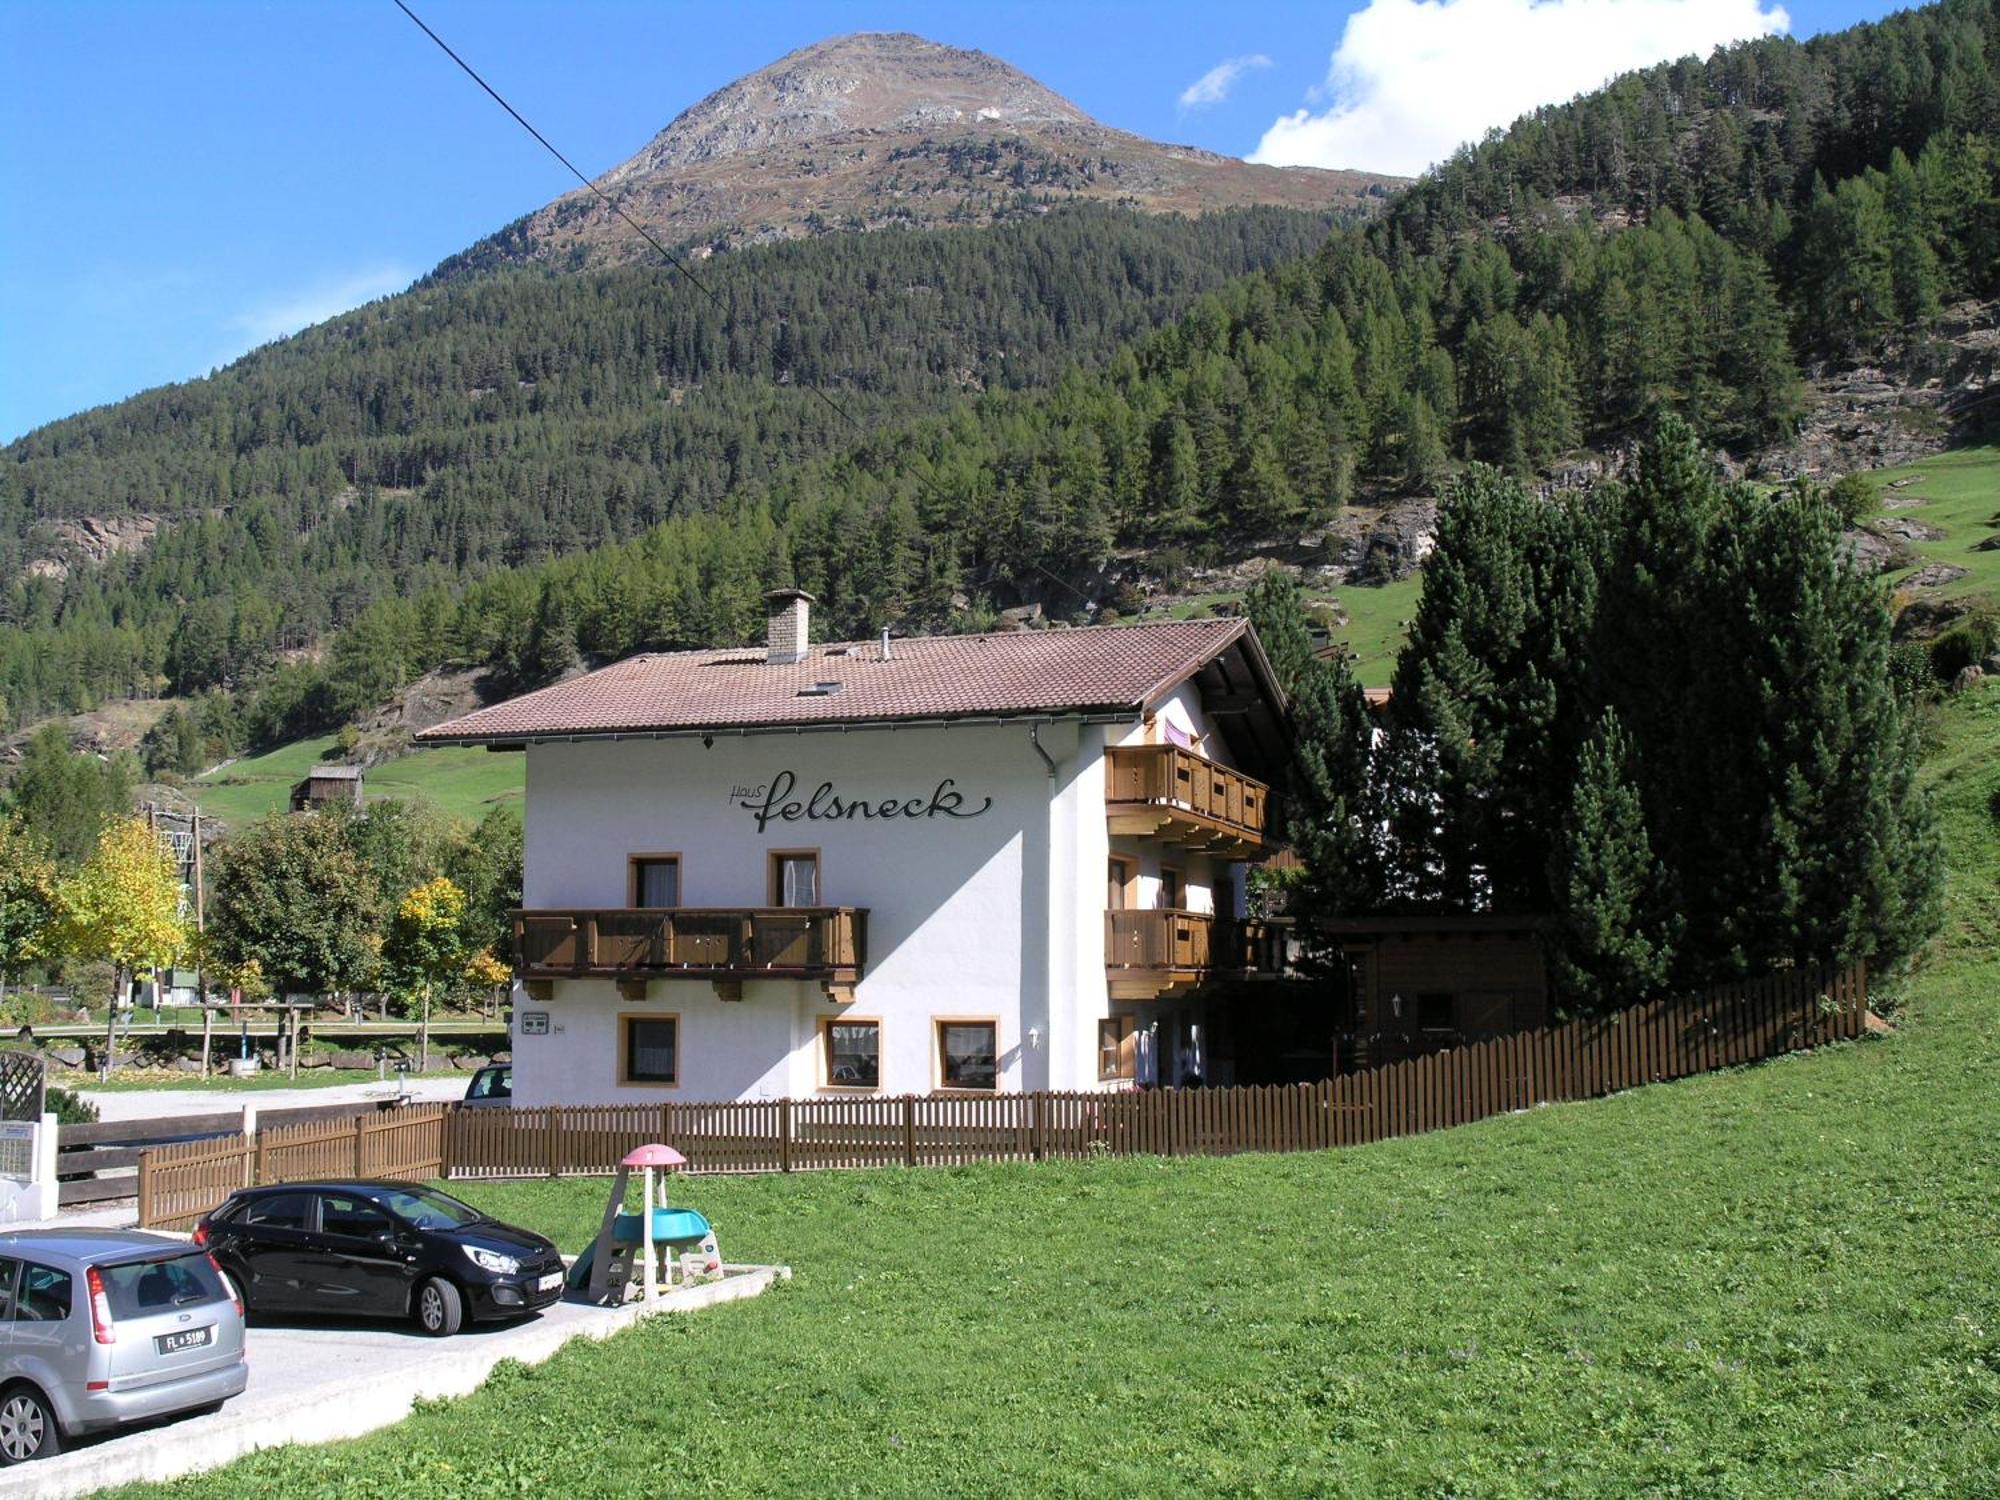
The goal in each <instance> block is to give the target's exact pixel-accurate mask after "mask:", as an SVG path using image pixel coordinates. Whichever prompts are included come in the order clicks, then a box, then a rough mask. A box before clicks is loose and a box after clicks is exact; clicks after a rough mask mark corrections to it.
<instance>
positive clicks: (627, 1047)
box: [618, 1015, 681, 1084]
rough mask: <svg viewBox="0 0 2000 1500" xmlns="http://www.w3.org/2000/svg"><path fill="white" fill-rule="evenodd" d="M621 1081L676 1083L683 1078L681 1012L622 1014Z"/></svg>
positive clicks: (620, 1020) (620, 1032) (620, 1025)
mask: <svg viewBox="0 0 2000 1500" xmlns="http://www.w3.org/2000/svg"><path fill="white" fill-rule="evenodd" d="M618 1024H619V1028H620V1029H619V1039H620V1050H621V1052H622V1053H623V1056H622V1058H621V1059H620V1061H621V1063H622V1066H621V1067H620V1069H619V1078H618V1081H619V1082H620V1083H657V1084H676V1083H679V1082H680V1081H681V1072H680V1067H681V1023H680V1017H678V1016H653V1015H646V1016H622V1017H620V1018H619V1023H618Z"/></svg>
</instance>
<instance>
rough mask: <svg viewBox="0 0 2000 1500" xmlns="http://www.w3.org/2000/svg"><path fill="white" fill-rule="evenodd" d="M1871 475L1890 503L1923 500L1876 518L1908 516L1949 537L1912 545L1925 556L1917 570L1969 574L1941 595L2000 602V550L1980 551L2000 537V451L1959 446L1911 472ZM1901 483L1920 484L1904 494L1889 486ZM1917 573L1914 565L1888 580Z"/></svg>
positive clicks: (1888, 471) (1885, 471) (1906, 488)
mask: <svg viewBox="0 0 2000 1500" xmlns="http://www.w3.org/2000/svg"><path fill="white" fill-rule="evenodd" d="M1870 477H1871V478H1873V479H1878V480H1880V481H1881V482H1882V485H1883V496H1884V498H1885V499H1888V498H1895V499H1900V500H1905V501H1907V500H1909V499H1912V498H1921V499H1922V501H1923V504H1921V505H1917V506H1913V507H1910V508H1908V509H1898V510H1894V511H1888V510H1882V511H1877V512H1875V514H1876V515H1896V516H1908V517H1909V518H1911V519H1912V520H1916V521H1922V522H1924V523H1925V524H1927V525H1930V526H1935V527H1937V528H1939V529H1940V530H1942V531H1943V532H1944V533H1945V536H1944V537H1943V539H1942V540H1939V541H1935V542H1914V543H1912V544H1911V548H1912V550H1913V551H1915V552H1917V553H1918V554H1920V557H1921V561H1920V562H1919V563H1917V564H1916V567H1921V566H1923V565H1924V564H1926V563H1938V562H1941V563H1950V564H1952V565H1953V566H1955V567H1960V568H1965V569H1968V570H1969V571H1968V572H1967V574H1966V576H1965V577H1963V578H1960V579H1957V580H1955V581H1953V582H1951V583H1948V584H1945V585H1943V586H1942V587H1941V588H1939V589H1938V590H1937V591H1936V592H1937V593H1938V594H1940V595H1941V596H1943V597H1946V598H1963V597H1968V596H1971V595H1981V596H1984V597H1985V598H1986V599H1988V600H1991V601H1995V602H2000V549H1996V550H1994V551H1989V552H1980V551H1978V550H1976V549H1977V547H1978V545H1979V543H1981V542H1983V541H1985V540H1987V539H1988V538H1989V537H1992V536H1996V535H2000V447H1987V448H1959V449H1955V450H1953V451H1952V452H1950V453H1941V454H1939V455H1938V456H1937V457H1936V458H1932V459H1926V460H1925V461H1924V462H1923V463H1920V464H1911V465H1909V466H1908V467H1907V468H1901V469H1883V470H1880V471H1879V472H1877V473H1875V474H1873V475H1871V476H1870ZM1898 479H1914V480H1915V482H1914V483H1912V484H1908V485H1905V486H1904V487H1903V488H1902V489H1900V490H1894V489H1890V488H1888V485H1889V484H1890V482H1891V481H1893V480H1898ZM1914 571H1915V568H1914V567H1913V568H1908V569H1904V570H1903V571H1901V572H1898V573H1892V574H1889V575H1888V581H1889V582H1890V583H1891V584H1892V585H1895V584H1900V583H1901V582H1902V581H1903V580H1904V579H1906V578H1908V577H1909V576H1910V574H1911V573H1912V572H1914Z"/></svg>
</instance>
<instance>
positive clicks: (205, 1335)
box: [153, 1323, 215, 1354]
mask: <svg viewBox="0 0 2000 1500" xmlns="http://www.w3.org/2000/svg"><path fill="white" fill-rule="evenodd" d="M214 1337H215V1325H214V1324H212V1323H211V1324H209V1325H208V1326H207V1327H205V1328H183V1329H182V1330H181V1331H180V1332H179V1333H161V1334H155V1335H154V1337H153V1346H154V1347H155V1348H157V1349H158V1350H159V1351H160V1353H162V1354H178V1353H180V1352H181V1350H183V1349H200V1348H203V1347H204V1346H206V1345H207V1344H208V1343H209V1341H210V1340H212V1339H213V1338H214Z"/></svg>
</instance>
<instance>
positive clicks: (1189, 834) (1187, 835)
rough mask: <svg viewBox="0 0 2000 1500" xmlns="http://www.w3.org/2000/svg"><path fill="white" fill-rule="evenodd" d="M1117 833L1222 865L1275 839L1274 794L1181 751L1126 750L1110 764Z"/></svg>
mask: <svg viewBox="0 0 2000 1500" xmlns="http://www.w3.org/2000/svg"><path fill="white" fill-rule="evenodd" d="M1104 765H1105V785H1104V800H1105V813H1106V816H1107V817H1108V819H1109V822H1110V828H1111V832H1113V833H1125V834H1138V835H1141V836H1145V837H1152V838H1159V839H1164V840H1165V841H1167V842H1168V843H1173V844H1180V845H1184V846H1186V847H1188V848H1190V849H1201V850H1206V851H1207V852H1209V853H1211V854H1214V855H1216V856H1218V857H1220V858H1223V859H1242V858H1248V857H1249V856H1251V855H1254V854H1256V853H1258V852H1259V851H1261V850H1262V849H1263V848H1264V845H1265V842H1266V840H1267V838H1268V836H1269V830H1270V822H1271V789H1270V788H1269V787H1267V786H1266V785H1265V784H1264V783H1263V782H1261V781H1259V780H1257V778H1256V777H1254V776H1245V775H1244V774H1243V773H1242V772H1241V771H1232V770H1231V769H1230V768H1229V767H1227V766H1223V765H1218V764H1216V763H1215V762H1214V761H1212V760H1207V759H1204V758H1203V757H1201V756H1199V755H1196V754H1195V753H1194V752H1193V751H1192V750H1183V749H1182V748H1181V747H1180V746H1178V745H1120V746H1116V747H1114V748H1113V749H1111V750H1110V751H1109V752H1108V753H1107V754H1106V755H1105V758H1104Z"/></svg>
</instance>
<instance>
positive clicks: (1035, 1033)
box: [1028, 1026, 1042, 1052]
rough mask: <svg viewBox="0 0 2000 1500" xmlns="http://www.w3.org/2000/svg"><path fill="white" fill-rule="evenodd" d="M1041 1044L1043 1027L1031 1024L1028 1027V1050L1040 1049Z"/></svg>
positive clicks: (1035, 1050)
mask: <svg viewBox="0 0 2000 1500" xmlns="http://www.w3.org/2000/svg"><path fill="white" fill-rule="evenodd" d="M1041 1045H1042V1028H1041V1027H1039V1026H1030V1027H1029V1028H1028V1050H1029V1051H1030V1052H1037V1051H1040V1050H1041Z"/></svg>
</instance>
